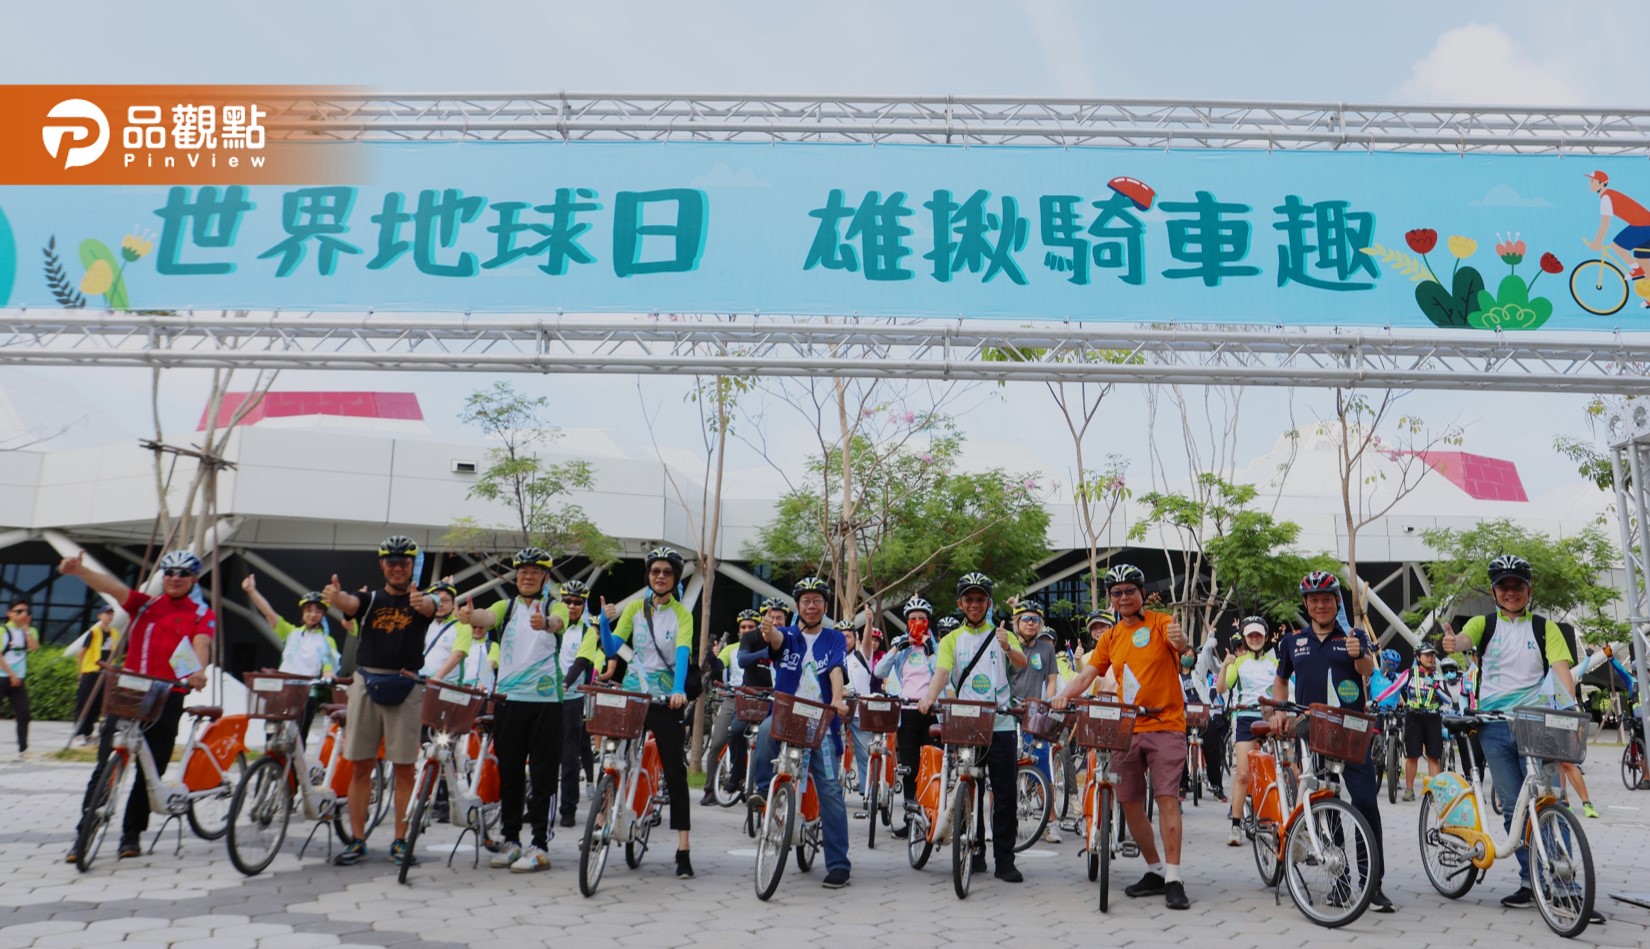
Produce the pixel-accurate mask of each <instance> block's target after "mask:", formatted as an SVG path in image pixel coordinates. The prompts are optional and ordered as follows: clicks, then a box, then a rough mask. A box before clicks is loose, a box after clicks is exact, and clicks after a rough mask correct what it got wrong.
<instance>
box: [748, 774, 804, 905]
mask: <svg viewBox="0 0 1650 949" xmlns="http://www.w3.org/2000/svg"><path fill="white" fill-rule="evenodd" d="M795 833H796V786H795V785H793V784H791V783H790V782H789V781H783V782H780V783H778V784H777V785H775V786H774V789H773V791H772V793H770V794H769V795H768V812H767V814H765V815H764V816H763V818H762V832H761V834H760V835H758V836H757V838H756V898H757V899H759V900H762V901H763V902H766V901H767V900H768V899H769V898H770V897H772V896H773V892H774V890H777V889H779V880H780V878H781V877H783V876H784V875H785V861H786V860H787V859H788V858H789V857H790V855H791V839H792V835H793V834H795Z"/></svg>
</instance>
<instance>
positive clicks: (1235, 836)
mask: <svg viewBox="0 0 1650 949" xmlns="http://www.w3.org/2000/svg"><path fill="white" fill-rule="evenodd" d="M1226 846H1228V847H1241V846H1243V828H1242V827H1239V826H1238V825H1236V824H1233V825H1232V832H1231V833H1229V834H1227V835H1226Z"/></svg>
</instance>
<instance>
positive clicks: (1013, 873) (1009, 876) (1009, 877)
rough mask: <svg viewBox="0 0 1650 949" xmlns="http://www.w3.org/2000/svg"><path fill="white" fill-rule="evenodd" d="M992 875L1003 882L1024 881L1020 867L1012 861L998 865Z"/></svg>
mask: <svg viewBox="0 0 1650 949" xmlns="http://www.w3.org/2000/svg"><path fill="white" fill-rule="evenodd" d="M993 876H995V877H996V878H997V879H999V880H1001V881H1003V882H1004V883H1024V882H1025V881H1026V878H1025V874H1023V873H1021V872H1020V869H1019V868H1018V867H1016V866H1015V865H1014V864H1012V863H1011V864H1009V865H1008V866H1006V867H1001V866H1000V867H998V868H997V872H996V873H995V874H993Z"/></svg>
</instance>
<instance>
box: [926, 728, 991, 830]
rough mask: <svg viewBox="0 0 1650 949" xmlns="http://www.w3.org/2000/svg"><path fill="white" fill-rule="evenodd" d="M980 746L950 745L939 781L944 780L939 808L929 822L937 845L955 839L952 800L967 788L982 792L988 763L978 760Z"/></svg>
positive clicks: (946, 748)
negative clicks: (953, 834)
mask: <svg viewBox="0 0 1650 949" xmlns="http://www.w3.org/2000/svg"><path fill="white" fill-rule="evenodd" d="M979 751H980V749H978V748H976V747H974V746H972V745H947V746H946V747H945V759H944V762H943V763H942V764H941V765H940V773H939V774H938V775H936V776H935V778H934V779H935V780H937V781H939V782H940V796H939V804H938V805H937V811H938V813H936V814H935V815H934V818H933V820H932V821H931V822H930V823H929V827H928V839H929V840H930V841H932V842H933V843H934V844H936V845H937V844H943V843H947V842H949V841H950V839H951V802H952V801H955V800H956V797H957V794H959V793H960V792H961V791H962V789H963V788H964V787H966V788H967V789H968V793H970V794H978V789H979V788H980V787H983V786H984V784H983V783H982V781H981V779H982V778H983V777H984V776H985V766H984V765H983V764H981V763H980V761H979V760H977V755H978V753H979Z"/></svg>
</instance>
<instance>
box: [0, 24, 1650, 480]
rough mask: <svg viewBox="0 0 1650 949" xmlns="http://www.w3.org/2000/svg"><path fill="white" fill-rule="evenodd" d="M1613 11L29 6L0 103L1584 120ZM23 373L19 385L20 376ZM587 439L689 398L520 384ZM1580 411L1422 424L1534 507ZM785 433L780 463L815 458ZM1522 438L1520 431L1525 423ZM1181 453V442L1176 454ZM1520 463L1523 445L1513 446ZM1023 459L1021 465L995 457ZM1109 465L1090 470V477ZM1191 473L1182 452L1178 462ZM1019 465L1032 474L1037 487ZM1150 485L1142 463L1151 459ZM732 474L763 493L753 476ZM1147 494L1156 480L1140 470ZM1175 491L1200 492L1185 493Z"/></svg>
mask: <svg viewBox="0 0 1650 949" xmlns="http://www.w3.org/2000/svg"><path fill="white" fill-rule="evenodd" d="M1641 9H1642V8H1641V7H1635V6H1629V5H1628V4H1626V3H1619V2H1595V3H1589V4H1586V5H1585V6H1584V7H1575V8H1572V7H1569V6H1567V5H1562V4H1554V3H1551V2H1550V0H1549V2H1539V3H1538V2H1521V0H1501V2H1495V3H1481V2H1450V3H1447V4H1440V3H1437V2H1427V3H1413V2H1398V0H1389V2H1387V3H1382V4H1325V3H1321V2H1317V3H1300V2H1266V3H1243V4H1234V3H1230V2H1223V3H1209V2H1202V0H1182V2H1179V3H1173V4H1152V5H1147V4H1140V3H1113V2H1101V0H1090V2H1076V0H1021V2H1009V0H994V2H972V0H947V2H943V3H941V2H923V0H913V2H903V3H887V2H886V0H876V2H865V0H839V2H835V3H831V4H813V5H807V6H806V7H803V6H802V5H793V4H774V3H766V4H763V3H754V2H746V3H732V2H695V3H681V2H673V3H660V2H631V3H625V2H609V3H599V4H591V3H576V4H573V3H557V2H545V0H538V2H484V3H478V4H472V5H464V6H460V5H457V4H451V3H436V2H426V0H397V2H383V0H352V2H346V3H339V2H337V0H329V2H326V3H321V2H315V0H289V2H286V3H282V4H279V5H274V6H272V5H267V4H264V5H259V4H225V3H222V2H221V0H220V2H194V0H170V2H166V3H164V4H161V5H153V4H151V5H138V4H115V3H98V4H91V5H87V4H29V5H18V6H16V7H15V8H13V9H11V10H8V12H7V26H8V30H7V32H8V34H9V36H10V38H11V39H12V42H10V43H8V44H7V55H6V56H5V57H4V58H3V59H0V83H130V82H146V83H192V82H202V83H265V82H267V83H345V84H360V85H365V86H369V87H372V88H375V89H378V90H382V91H385V92H434V91H440V92H470V93H485V92H534V93H543V92H550V91H555V90H563V89H567V90H578V91H584V92H606V93H625V92H633V93H640V92H674V93H686V92H697V93H711V92H727V93H750V94H761V93H767V94H781V93H799V94H827V95H853V94H913V95H914V94H956V95H1024V96H1073V97H1143V98H1187V99H1214V98H1218V99H1247V100H1272V101H1318V102H1322V101H1339V102H1349V103H1402V104H1474V103H1476V104H1512V103H1517V104H1527V105H1547V104H1565V105H1578V106H1611V105H1624V104H1628V103H1639V102H1641V101H1642V98H1643V96H1642V91H1641V86H1640V83H1639V82H1638V80H1639V78H1640V77H1639V70H1637V69H1636V68H1635V67H1633V65H1632V63H1634V62H1636V61H1637V59H1638V56H1636V55H1635V52H1636V50H1635V49H1634V46H1636V45H1637V44H1636V42H1635V41H1633V40H1632V37H1633V36H1635V35H1636V34H1637V31H1636V30H1633V29H1629V28H1627V27H1629V26H1631V25H1632V24H1633V23H1635V18H1634V16H1633V14H1635V13H1637V12H1639V11H1640V10H1641ZM6 371H11V370H0V372H6ZM31 372H38V373H42V374H46V375H50V376H52V377H54V378H57V379H61V380H64V381H67V382H69V383H71V384H73V385H76V386H77V387H83V388H87V389H94V388H95V390H96V391H98V392H101V393H106V394H107V396H108V398H107V399H106V400H103V401H105V403H106V404H107V405H108V406H109V408H110V410H111V412H112V413H113V414H114V415H115V416H116V417H117V419H118V420H119V421H121V422H123V423H125V424H127V425H128V426H129V427H130V428H131V429H132V430H133V431H134V432H147V431H149V430H150V429H149V422H148V386H149V375H148V373H147V372H143V371H137V370H110V369H74V370H67V369H65V370H31ZM202 380H203V376H202V374H200V373H192V372H181V371H178V372H172V373H169V374H168V378H167V380H166V383H165V393H164V404H163V414H164V416H165V418H166V424H167V426H168V428H169V429H170V430H172V431H178V430H179V429H182V428H188V429H192V428H193V425H194V422H195V420H196V419H197V418H198V417H199V414H200V410H201V403H202V400H203V395H202V393H203V392H204V383H203V381H202ZM490 381H491V380H490V379H488V378H486V377H480V376H465V375H433V374H423V375H410V374H390V373H349V374H342V373H301V372H288V373H285V374H283V376H282V378H281V381H280V383H279V386H278V387H279V388H282V389H376V390H398V391H401V390H412V391H416V392H418V393H419V395H420V399H421V401H422V403H423V406H424V411H425V414H426V416H427V417H429V419H430V421H431V423H432V425H434V426H435V427H437V428H453V427H456V426H457V414H458V409H459V404H460V402H461V401H462V397H463V395H464V394H465V393H467V392H469V391H471V390H473V389H476V388H480V387H482V386H485V385H487V384H489V382H490ZM512 381H513V382H514V383H515V384H516V385H517V386H518V387H519V388H521V389H523V390H525V391H529V392H534V393H543V394H545V395H548V396H549V397H550V401H551V417H552V420H553V421H555V422H557V423H559V424H562V425H564V426H567V427H570V428H606V429H611V430H615V431H620V432H632V433H636V432H641V434H637V435H636V436H635V437H634V438H632V439H630V441H631V442H632V443H633V444H634V445H636V447H638V448H640V449H644V450H645V448H646V446H647V444H648V441H647V436H646V434H645V429H643V428H642V427H641V426H642V417H643V406H644V405H646V406H648V407H649V408H648V410H647V411H649V412H656V413H657V415H656V418H657V420H658V428H659V436H660V441H661V442H662V443H664V444H666V445H669V446H674V447H693V445H694V444H695V442H696V439H697V430H696V428H695V426H694V425H693V416H692V414H691V412H692V410H691V408H690V407H688V406H687V405H686V404H685V403H684V401H683V394H684V391H685V387H684V385H683V384H679V383H675V382H672V381H670V380H668V379H661V378H657V377H655V378H651V379H648V380H646V381H644V382H642V383H641V385H640V391H638V383H637V380H636V379H634V378H629V377H600V376H576V377H572V376H566V377H544V376H529V375H522V376H517V377H514V378H513V379H512ZM968 403H969V404H970V405H971V406H973V407H972V408H971V409H970V410H969V412H968V413H967V416H966V418H964V419H963V420H962V421H963V423H964V429H965V431H966V432H967V434H968V435H969V437H970V439H971V440H973V441H974V442H975V443H976V444H977V445H979V446H980V448H981V450H982V451H985V450H986V449H987V446H989V450H990V451H991V453H992V455H993V457H994V458H995V459H996V460H997V461H998V462H999V463H1006V464H1008V466H1009V467H1013V468H1025V469H1031V468H1042V469H1044V470H1048V471H1053V472H1056V473H1058V472H1061V471H1064V470H1066V468H1067V466H1068V462H1067V461H1066V458H1067V454H1068V451H1069V448H1068V444H1069V443H1068V441H1067V436H1066V435H1065V429H1064V424H1063V422H1062V421H1061V420H1060V419H1059V417H1058V416H1057V415H1055V414H1054V412H1053V409H1052V403H1051V401H1050V399H1049V397H1048V394H1047V393H1046V391H1045V390H1044V389H1043V387H1042V386H1041V385H1029V384H1028V385H1020V386H1015V387H1011V388H1008V389H998V388H997V387H982V388H981V389H980V390H978V391H976V392H975V393H971V394H970V396H969V397H968ZM1584 404H1585V399H1584V398H1583V397H1580V396H1562V395H1541V394H1533V393H1530V394H1461V395H1459V396H1455V395H1452V396H1451V397H1449V398H1448V399H1440V398H1437V397H1435V396H1434V395H1429V394H1425V393H1421V394H1417V395H1416V396H1415V397H1413V398H1412V399H1411V405H1412V406H1413V408H1411V409H1410V410H1411V411H1414V412H1416V413H1417V414H1420V415H1422V416H1423V417H1425V418H1426V419H1427V421H1428V422H1429V423H1432V424H1434V425H1435V426H1444V425H1448V424H1459V425H1462V426H1464V428H1465V445H1464V448H1465V449H1466V450H1468V451H1477V452H1480V453H1484V454H1489V455H1496V456H1501V457H1508V458H1512V459H1516V460H1517V462H1518V464H1519V466H1520V469H1521V470H1522V471H1523V473H1524V478H1525V482H1526V489H1527V490H1528V491H1529V493H1530V495H1531V496H1532V497H1533V496H1537V495H1540V494H1543V493H1545V492H1547V491H1549V490H1552V489H1554V488H1558V487H1562V486H1564V485H1567V484H1571V483H1573V482H1575V481H1576V480H1577V476H1576V475H1575V472H1574V469H1573V466H1571V465H1570V464H1569V463H1568V462H1566V461H1564V460H1562V459H1558V458H1555V457H1554V456H1553V455H1552V452H1551V451H1550V445H1551V442H1552V439H1553V436H1554V435H1558V434H1584V433H1585V425H1584V422H1583V406H1584ZM1329 406H1330V395H1329V393H1327V392H1318V391H1292V390H1252V391H1251V392H1249V393H1248V394H1246V395H1245V396H1244V403H1243V410H1242V413H1241V416H1240V417H1241V419H1242V422H1241V426H1240V435H1239V437H1240V447H1239V449H1238V451H1237V454H1238V458H1239V461H1240V462H1242V461H1246V460H1247V459H1248V458H1249V457H1252V456H1255V455H1259V454H1262V453H1264V452H1265V451H1267V450H1269V449H1270V448H1271V447H1272V445H1273V444H1274V442H1275V441H1276V439H1277V437H1278V435H1279V433H1280V432H1282V431H1283V430H1285V429H1286V428H1288V427H1289V425H1290V424H1291V422H1290V420H1291V419H1294V422H1295V423H1297V424H1298V423H1300V422H1303V421H1309V420H1311V419H1312V418H1314V417H1322V416H1323V415H1325V414H1326V413H1327V412H1328V410H1329ZM1104 414H1105V416H1106V418H1107V422H1106V425H1105V426H1104V427H1103V434H1101V435H1100V436H1098V437H1097V438H1095V439H1094V441H1095V442H1097V443H1098V444H1097V447H1099V448H1100V451H1101V453H1102V454H1103V453H1104V452H1105V451H1110V450H1117V451H1121V452H1123V453H1125V454H1130V453H1135V454H1138V452H1137V449H1136V448H1132V447H1119V448H1115V449H1114V448H1111V447H1110V446H1111V445H1117V446H1138V441H1139V440H1138V437H1137V433H1138V431H1139V426H1140V425H1141V424H1142V421H1141V420H1142V419H1143V418H1144V395H1143V393H1142V391H1141V390H1140V389H1139V388H1138V387H1125V388H1121V389H1119V390H1118V391H1116V392H1115V393H1113V395H1112V396H1111V397H1110V400H1109V401H1108V403H1107V409H1106V411H1105V413H1104ZM783 417H784V413H783V412H782V411H779V410H774V411H771V412H770V413H769V418H770V422H771V425H770V427H771V428H772V437H773V438H774V440H775V442H776V444H778V445H779V446H780V450H781V452H783V453H789V452H799V451H803V450H805V444H806V443H805V440H804V439H803V438H802V434H803V433H802V432H800V431H798V430H797V429H796V428H787V427H786V426H785V425H784V424H783V423H781V422H780V421H779V420H780V419H781V418H783ZM1511 419H1516V420H1517V422H1516V425H1509V424H1508V421H1509V420H1511ZM1160 432H1161V434H1163V435H1164V436H1165V437H1169V436H1171V435H1172V433H1171V432H1169V431H1168V430H1167V429H1166V428H1163V429H1160ZM1514 435H1516V437H1512V438H1509V436H1514ZM1004 445H1007V446H1015V445H1018V446H1020V447H1019V448H1017V449H1013V451H1014V454H1013V456H1012V457H1011V458H1008V459H1004V458H1003V457H1002V455H1001V451H1002V448H1001V446H1004ZM1091 454H1092V452H1091ZM1165 457H1166V459H1168V461H1169V464H1170V467H1171V468H1172V467H1174V466H1175V465H1176V464H1177V462H1176V461H1175V459H1177V458H1178V457H1179V453H1178V452H1165ZM1020 461H1024V462H1025V464H1019V463H1018V462H1020ZM1136 462H1137V464H1139V465H1142V466H1143V465H1144V464H1145V459H1144V458H1137V459H1136ZM731 463H732V464H733V466H734V467H736V468H738V467H751V468H759V467H761V465H762V462H761V460H760V459H758V458H756V457H755V456H754V454H752V453H750V452H748V451H743V452H741V453H737V454H736V456H735V457H734V458H733V460H732V462H731ZM1137 473H1143V472H1140V471H1139V469H1137ZM1169 474H1170V476H1171V477H1177V476H1179V475H1183V474H1184V471H1171V472H1169Z"/></svg>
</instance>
